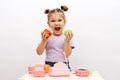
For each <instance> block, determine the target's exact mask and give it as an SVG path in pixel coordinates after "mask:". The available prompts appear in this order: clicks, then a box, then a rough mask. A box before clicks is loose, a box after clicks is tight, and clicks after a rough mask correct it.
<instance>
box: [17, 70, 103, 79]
mask: <svg viewBox="0 0 120 80" xmlns="http://www.w3.org/2000/svg"><path fill="white" fill-rule="evenodd" d="M18 80H104V79H103V78H102V76H101V75H100V74H99V72H98V71H94V72H93V74H91V75H89V76H88V77H80V76H76V75H75V74H74V73H72V72H71V74H70V76H69V77H50V76H49V75H48V74H46V76H45V77H33V76H32V75H30V74H28V73H26V74H25V75H23V76H22V77H20V78H18Z"/></svg>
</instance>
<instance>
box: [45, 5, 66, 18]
mask: <svg viewBox="0 0 120 80" xmlns="http://www.w3.org/2000/svg"><path fill="white" fill-rule="evenodd" d="M64 11H68V7H67V6H65V5H62V6H61V8H56V9H52V10H49V9H46V10H45V11H44V13H45V14H48V15H47V18H48V20H49V18H50V16H51V14H53V13H57V12H58V13H62V15H63V18H64V19H66V18H65V14H64Z"/></svg>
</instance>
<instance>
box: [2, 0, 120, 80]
mask: <svg viewBox="0 0 120 80" xmlns="http://www.w3.org/2000/svg"><path fill="white" fill-rule="evenodd" d="M63 4H64V5H67V6H68V7H69V10H68V12H66V17H67V24H66V28H65V29H72V30H73V33H74V38H73V40H74V44H75V49H74V50H73V53H72V55H71V56H70V59H69V60H70V65H71V68H72V69H73V70H74V69H76V68H87V69H89V70H91V71H95V70H97V71H99V73H100V74H101V75H102V76H103V77H104V78H105V80H119V79H120V76H119V75H118V74H120V69H119V68H120V62H119V61H120V58H119V57H120V5H119V4H120V1H119V0H69V1H68V0H0V54H1V55H0V80H16V79H17V78H19V77H21V76H23V75H24V74H25V73H26V72H27V66H29V65H33V64H36V63H39V62H41V63H44V58H45V55H44V54H43V55H42V56H38V55H37V54H36V47H37V45H38V43H39V41H40V40H41V37H40V33H41V31H42V30H43V29H45V28H47V27H48V25H47V23H46V22H47V21H46V20H47V19H46V18H47V17H46V15H45V14H44V9H47V8H49V9H53V8H56V7H60V6H61V5H63Z"/></svg>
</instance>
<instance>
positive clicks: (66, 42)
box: [64, 33, 73, 57]
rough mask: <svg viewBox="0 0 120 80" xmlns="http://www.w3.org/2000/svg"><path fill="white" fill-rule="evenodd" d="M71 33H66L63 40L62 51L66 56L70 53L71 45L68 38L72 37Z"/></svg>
mask: <svg viewBox="0 0 120 80" xmlns="http://www.w3.org/2000/svg"><path fill="white" fill-rule="evenodd" d="M72 37H73V34H72V33H67V34H66V38H65V42H64V52H65V55H66V57H69V56H70V54H71V53H72V47H71V46H70V40H71V39H72Z"/></svg>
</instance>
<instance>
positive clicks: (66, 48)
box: [36, 6, 74, 69]
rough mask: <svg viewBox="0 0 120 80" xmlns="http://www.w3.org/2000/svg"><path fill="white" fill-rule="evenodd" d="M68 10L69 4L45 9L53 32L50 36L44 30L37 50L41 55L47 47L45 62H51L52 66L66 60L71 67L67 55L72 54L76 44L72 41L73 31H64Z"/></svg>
mask: <svg viewBox="0 0 120 80" xmlns="http://www.w3.org/2000/svg"><path fill="white" fill-rule="evenodd" d="M67 10H68V7H67V6H61V8H56V9H52V10H49V9H46V10H45V14H47V17H48V21H47V24H48V26H49V27H50V28H51V30H52V32H53V33H52V35H51V36H50V37H48V34H47V33H46V32H44V31H43V32H42V33H41V36H42V40H41V42H40V44H39V45H38V47H37V49H36V51H37V54H38V55H41V54H42V53H43V52H44V49H46V59H45V64H49V65H50V66H51V67H53V66H54V64H55V63H56V62H64V63H66V64H67V65H68V68H69V69H70V66H69V62H68V61H67V62H66V60H65V57H66V58H68V57H69V56H70V54H71V53H72V49H73V48H74V46H73V43H72V37H73V33H72V32H71V33H66V35H64V33H63V29H64V27H65V24H66V18H65V14H64V11H67ZM63 53H65V56H64V54H63Z"/></svg>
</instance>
